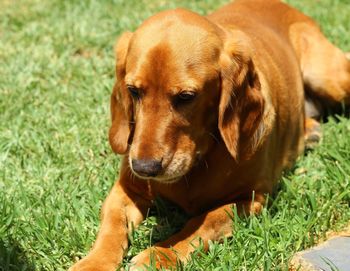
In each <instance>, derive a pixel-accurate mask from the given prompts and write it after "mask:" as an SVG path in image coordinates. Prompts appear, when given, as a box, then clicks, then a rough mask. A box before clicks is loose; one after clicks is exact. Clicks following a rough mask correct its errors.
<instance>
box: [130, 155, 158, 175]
mask: <svg viewBox="0 0 350 271" xmlns="http://www.w3.org/2000/svg"><path fill="white" fill-rule="evenodd" d="M131 166H132V169H133V170H134V171H135V172H136V173H137V174H139V175H140V176H144V177H155V176H157V175H158V174H159V173H160V172H161V170H162V169H163V168H162V161H160V160H152V159H132V161H131Z"/></svg>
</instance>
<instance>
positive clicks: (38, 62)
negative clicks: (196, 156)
mask: <svg viewBox="0 0 350 271" xmlns="http://www.w3.org/2000/svg"><path fill="white" fill-rule="evenodd" d="M225 2H226V1H223V0H215V1H214V0H208V1H192V2H191V3H190V1H185V0H177V1H175V0H174V1H172V2H171V3H166V1H151V0H149V1H146V0H143V1H136V0H128V1H126V0H124V1H122V0H115V1H112V0H106V1H97V0H96V1H93V0H90V1H77V0H74V1H59V0H53V1H50V0H45V1H44V0H43V1H39V0H26V1H9V0H4V1H1V2H0V270H66V269H67V267H69V266H70V265H71V264H72V262H74V261H75V260H76V259H77V258H79V257H82V256H83V255H85V254H86V252H87V251H88V249H89V248H90V246H91V244H92V242H93V240H94V238H95V234H96V231H97V227H98V223H99V210H100V208H101V204H102V201H103V199H104V198H105V197H106V195H107V193H108V191H109V189H110V188H111V186H112V184H113V182H114V181H115V179H116V178H117V175H118V164H119V158H118V157H116V156H115V155H113V154H112V152H111V150H110V148H109V145H108V141H107V131H108V126H109V94H110V90H111V87H112V84H113V80H114V78H113V76H114V56H113V49H112V48H113V44H114V42H115V39H116V37H117V36H118V35H119V34H120V33H121V32H122V31H124V30H134V29H135V28H136V27H137V26H138V25H139V24H140V23H141V22H142V21H143V20H144V19H145V18H147V17H148V16H150V15H152V14H154V13H155V12H157V11H159V10H162V9H166V8H173V7H177V6H182V7H187V8H190V9H192V10H195V11H197V12H199V13H201V14H206V13H207V12H209V11H211V10H214V9H215V8H217V7H219V6H220V5H222V4H223V3H225ZM288 2H289V3H291V4H293V5H295V6H297V7H298V8H300V9H302V10H303V11H304V12H306V13H307V14H309V15H311V16H313V17H314V18H315V19H316V20H317V21H318V22H319V23H320V24H321V26H322V28H323V29H324V30H325V32H326V34H327V35H328V37H329V38H330V39H331V40H332V41H334V42H335V43H336V44H337V45H338V46H340V47H341V48H342V49H343V50H350V35H349V29H350V20H349V18H348V15H349V13H350V6H349V4H348V1H347V0H324V1H317V0H309V1H303V0H294V1H293V0H290V1H288ZM323 129H324V135H325V136H324V140H323V142H322V144H321V145H320V146H319V147H317V148H316V150H314V151H313V152H310V153H309V154H308V155H307V156H305V157H302V158H301V159H300V160H299V161H298V163H297V165H296V167H295V169H294V170H293V171H291V172H289V173H287V174H285V176H284V177H283V178H282V180H281V186H280V188H279V190H278V191H277V192H276V194H275V195H272V196H271V198H270V199H269V203H270V204H269V205H270V207H269V208H268V209H266V210H264V211H263V213H262V215H260V216H257V217H251V218H235V219H236V221H235V235H234V238H230V239H227V240H225V241H224V242H223V243H222V244H217V243H212V244H211V245H210V250H209V253H207V254H204V253H201V251H200V250H199V251H198V252H199V253H198V254H197V255H200V256H196V257H194V258H193V259H192V261H190V262H189V264H188V265H186V266H185V267H183V268H184V269H185V270H261V269H263V270H287V263H288V259H289V258H290V256H291V255H292V254H293V252H295V251H297V250H301V249H303V248H305V247H309V246H311V245H313V244H314V243H315V242H317V241H318V239H319V238H320V237H322V236H323V235H324V234H325V233H326V232H327V231H328V230H330V229H337V228H340V227H341V226H342V225H343V224H344V223H346V222H347V221H349V220H350V210H349V200H350V197H349V193H350V192H349V191H350V184H349V182H350V180H349V176H350V163H349V161H350V137H349V134H350V121H349V120H347V119H345V118H339V119H338V121H334V120H333V119H332V120H330V121H329V122H328V123H327V124H325V125H323ZM169 208H171V209H170V211H169ZM169 212H170V214H171V215H170V216H168V217H167V216H166V215H167V214H169ZM159 214H160V215H159ZM174 214H176V215H174ZM164 217H165V218H164ZM182 221H183V216H182V215H181V212H180V211H178V210H176V209H172V207H169V206H168V205H167V204H163V203H160V204H158V208H155V210H153V211H151V212H150V218H149V219H148V220H147V221H145V222H144V223H143V224H142V226H141V227H140V228H139V229H138V230H137V231H135V232H134V233H133V234H132V235H131V236H130V240H131V244H132V245H131V247H130V250H129V252H128V253H127V255H126V261H125V262H126V263H127V261H128V260H129V259H130V258H131V257H132V256H133V255H135V254H136V253H137V252H139V251H140V250H142V249H144V248H145V247H147V246H148V245H149V244H150V243H152V242H154V241H156V240H159V239H161V238H165V236H166V235H169V234H171V233H172V232H174V230H176V229H177V226H176V225H178V224H181V223H182Z"/></svg>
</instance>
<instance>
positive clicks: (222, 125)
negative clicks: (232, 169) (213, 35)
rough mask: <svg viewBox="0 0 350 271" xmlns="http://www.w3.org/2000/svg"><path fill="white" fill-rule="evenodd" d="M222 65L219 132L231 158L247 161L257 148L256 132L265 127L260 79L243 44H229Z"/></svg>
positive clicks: (222, 57) (230, 42) (258, 134)
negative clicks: (262, 121) (262, 126)
mask: <svg viewBox="0 0 350 271" xmlns="http://www.w3.org/2000/svg"><path fill="white" fill-rule="evenodd" d="M236 38H239V37H236ZM240 42H242V41H240ZM220 62H221V80H222V81H221V97H220V104H219V123H218V125H219V130H220V133H221V136H222V138H223V140H224V142H225V145H226V147H227V149H228V151H229V152H230V154H231V155H232V157H233V158H234V159H235V160H236V161H237V160H238V159H240V160H241V159H248V158H249V157H250V156H251V155H252V154H253V153H254V151H255V150H256V147H257V145H258V141H259V136H260V133H259V131H257V129H258V128H259V130H261V127H259V126H261V125H263V124H262V123H261V120H262V117H263V112H264V98H263V96H262V94H261V84H260V80H259V77H258V74H257V72H256V69H255V67H254V63H253V60H252V58H251V55H250V52H249V47H246V45H245V43H244V42H243V43H241V44H238V43H235V42H233V41H230V40H228V41H226V43H225V46H224V52H223V53H222V55H221V57H220Z"/></svg>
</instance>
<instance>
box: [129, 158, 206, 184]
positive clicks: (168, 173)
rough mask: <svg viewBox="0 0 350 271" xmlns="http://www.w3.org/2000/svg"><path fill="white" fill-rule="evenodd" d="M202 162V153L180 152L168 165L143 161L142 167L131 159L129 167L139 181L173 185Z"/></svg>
mask: <svg viewBox="0 0 350 271" xmlns="http://www.w3.org/2000/svg"><path fill="white" fill-rule="evenodd" d="M200 160H201V154H200V152H197V153H196V154H195V155H191V154H189V153H184V152H180V153H175V154H174V155H173V156H172V158H171V159H170V161H169V162H168V163H166V162H165V163H162V165H160V164H159V165H157V163H158V162H155V160H151V161H147V162H145V161H142V162H141V163H143V166H141V167H140V166H139V165H138V164H140V163H138V164H137V163H135V162H134V160H133V159H131V158H129V166H130V169H131V171H132V173H133V174H134V175H135V176H136V177H138V178H139V179H143V180H152V181H156V182H159V183H166V184H172V183H176V182H178V181H179V180H181V179H182V178H183V177H184V176H185V175H186V174H187V173H189V171H191V169H192V167H194V166H196V165H197V164H198V163H199V161H200ZM160 163H161V162H160Z"/></svg>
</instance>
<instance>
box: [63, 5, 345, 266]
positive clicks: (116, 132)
mask: <svg viewBox="0 0 350 271" xmlns="http://www.w3.org/2000/svg"><path fill="white" fill-rule="evenodd" d="M115 51H116V58H117V61H116V78H117V80H116V83H115V85H114V88H113V93H112V95H111V115H112V125H111V128H110V132H109V141H110V145H111V147H112V149H113V151H114V152H115V153H117V154H123V155H124V156H123V160H122V162H121V169H120V176H119V180H118V181H117V182H116V183H115V185H114V187H113V188H112V190H111V192H110V194H109V196H108V197H107V199H106V200H105V202H104V205H103V208H102V215H101V226H100V230H99V233H98V236H97V240H96V242H95V244H94V246H93V248H92V249H91V251H90V253H89V254H88V255H87V256H86V257H85V258H83V259H82V260H80V261H79V262H77V263H76V264H75V265H74V266H73V267H71V269H70V270H72V271H83V270H84V271H87V270H94V271H97V270H99V271H107V270H108V271H112V270H115V268H116V267H118V265H119V264H120V263H121V261H122V259H123V255H124V252H125V250H126V249H127V248H128V232H129V231H130V230H131V229H132V228H133V227H134V226H137V225H138V224H140V222H141V221H142V220H143V219H144V218H145V215H146V212H147V210H148V208H149V207H150V206H151V205H152V202H153V200H154V199H155V197H163V198H165V199H167V200H170V201H171V202H174V203H176V204H177V205H178V206H180V207H181V208H182V209H183V210H185V211H186V213H187V214H189V215H190V217H191V218H190V219H189V221H188V222H187V223H186V224H185V225H184V227H183V229H182V230H180V231H179V232H178V233H176V234H174V235H173V236H171V237H170V238H169V239H167V240H165V241H161V242H159V243H156V244H155V245H153V246H152V247H150V248H148V249H146V250H145V251H143V252H141V253H140V254H138V255H137V256H135V257H134V258H133V259H132V261H131V262H132V266H131V267H130V270H139V269H142V268H144V267H145V266H147V265H149V264H150V259H151V257H154V259H155V261H156V266H157V268H160V267H164V268H170V267H172V266H174V265H175V264H176V261H178V260H180V261H183V262H186V260H187V259H188V257H189V255H190V254H191V252H193V251H194V247H195V246H197V245H199V244H200V243H201V244H202V245H203V246H204V249H207V248H208V241H209V240H220V239H221V238H223V237H226V236H231V235H232V226H233V221H232V216H233V215H234V213H233V208H232V207H233V206H235V207H236V210H237V213H238V214H243V213H246V214H249V213H250V214H257V213H259V212H260V211H261V209H262V208H263V206H264V203H265V198H266V195H267V194H270V193H272V192H273V189H274V187H275V185H276V183H277V182H278V180H279V178H280V176H281V173H282V171H283V170H285V169H288V168H289V167H291V166H292V165H293V163H294V161H295V160H296V158H297V157H298V156H299V155H300V154H301V153H302V152H303V151H304V148H305V144H306V143H307V142H308V141H310V140H311V141H312V140H318V139H319V134H318V129H319V122H318V118H320V114H321V113H320V112H321V109H322V108H324V107H332V106H336V105H337V104H339V103H347V104H349V102H350V99H349V98H350V61H349V60H348V59H347V58H346V55H345V53H344V52H342V51H341V50H340V49H339V48H337V47H335V46H334V45H333V44H331V43H330V42H329V41H328V40H327V39H326V38H325V36H324V35H323V34H322V32H321V31H320V28H319V27H318V26H317V24H316V23H315V22H314V21H313V20H312V19H311V18H309V17H307V16H306V15H304V14H302V13H301V12H299V11H297V10H296V9H294V8H292V7H290V6H288V5H287V4H284V3H282V2H280V1H278V0H238V1H235V2H234V3H230V4H228V5H226V6H224V7H222V8H221V9H219V10H218V11H216V12H214V13H212V14H210V15H208V16H206V17H204V16H200V15H198V14H196V13H194V12H191V11H188V10H184V9H175V10H169V11H163V12H160V13H158V14H156V15H154V16H152V17H151V18H149V19H147V20H146V21H145V22H144V23H143V24H142V25H141V26H140V27H139V28H138V29H137V30H136V31H135V32H134V33H130V32H126V33H124V34H122V36H121V37H120V39H119V41H118V42H117V44H116V47H115ZM315 135H316V136H315ZM315 138H316V139H315Z"/></svg>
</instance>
